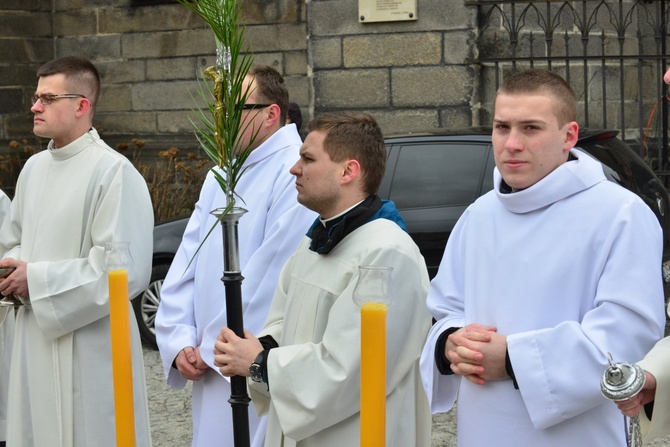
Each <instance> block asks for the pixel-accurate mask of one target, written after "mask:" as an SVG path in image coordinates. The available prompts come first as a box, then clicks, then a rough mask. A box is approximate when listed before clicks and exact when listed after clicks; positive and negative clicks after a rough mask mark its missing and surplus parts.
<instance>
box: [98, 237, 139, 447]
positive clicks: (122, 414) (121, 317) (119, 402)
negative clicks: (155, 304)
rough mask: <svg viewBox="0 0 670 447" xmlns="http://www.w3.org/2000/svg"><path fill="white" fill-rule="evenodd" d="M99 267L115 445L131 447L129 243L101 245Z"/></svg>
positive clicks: (132, 413)
mask: <svg viewBox="0 0 670 447" xmlns="http://www.w3.org/2000/svg"><path fill="white" fill-rule="evenodd" d="M102 267H103V269H104V271H105V272H107V279H108V282H109V326H110V331H111V346H112V375H113V379H114V413H115V420H116V445H117V446H119V447H120V446H123V447H126V446H128V447H134V446H135V413H134V410H135V405H134V399H133V359H132V347H131V342H130V315H129V311H128V303H129V300H128V271H129V270H131V269H132V268H133V267H134V262H133V258H132V256H131V255H130V242H122V241H117V242H105V253H104V255H103V261H102Z"/></svg>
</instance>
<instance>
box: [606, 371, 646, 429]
mask: <svg viewBox="0 0 670 447" xmlns="http://www.w3.org/2000/svg"><path fill="white" fill-rule="evenodd" d="M644 376H645V380H644V385H643V386H642V389H641V390H640V392H639V393H638V394H636V395H635V396H633V397H631V398H630V399H628V400H622V401H619V402H615V403H616V406H617V407H619V410H620V411H621V412H622V413H623V414H624V415H626V416H628V417H629V418H632V417H635V416H637V415H638V413H639V412H640V411H642V409H643V408H644V406H645V405H647V404H648V403H649V402H651V401H653V400H654V398H655V397H656V377H654V375H653V374H651V373H650V372H649V371H645V372H644Z"/></svg>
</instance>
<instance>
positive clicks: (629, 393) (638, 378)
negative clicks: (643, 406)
mask: <svg viewBox="0 0 670 447" xmlns="http://www.w3.org/2000/svg"><path fill="white" fill-rule="evenodd" d="M607 357H608V361H609V364H610V366H609V368H607V369H606V370H605V372H604V373H603V376H602V378H601V380H600V392H601V393H602V395H603V396H605V397H606V398H607V399H609V400H612V401H614V402H618V401H622V400H628V399H630V398H632V397H634V396H635V395H636V394H637V393H639V392H640V390H641V389H642V387H643V386H644V381H645V376H644V370H643V369H642V368H640V367H639V366H638V365H635V364H631V363H626V362H623V363H613V361H612V355H611V354H610V353H608V354H607ZM627 441H628V447H641V446H642V433H641V432H640V418H639V415H636V416H634V417H632V418H629V421H628V434H627Z"/></svg>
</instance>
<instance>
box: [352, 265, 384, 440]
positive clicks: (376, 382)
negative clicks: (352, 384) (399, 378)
mask: <svg viewBox="0 0 670 447" xmlns="http://www.w3.org/2000/svg"><path fill="white" fill-rule="evenodd" d="M392 271H393V268H392V267H383V266H372V265H367V266H359V267H358V273H359V276H358V281H357V282H356V287H355V288H354V295H353V298H354V303H356V304H357V305H358V306H360V308H361V433H360V439H361V446H365V447H384V446H385V445H386V311H387V308H388V307H390V306H391V305H392V304H393V298H392V293H391V273H392Z"/></svg>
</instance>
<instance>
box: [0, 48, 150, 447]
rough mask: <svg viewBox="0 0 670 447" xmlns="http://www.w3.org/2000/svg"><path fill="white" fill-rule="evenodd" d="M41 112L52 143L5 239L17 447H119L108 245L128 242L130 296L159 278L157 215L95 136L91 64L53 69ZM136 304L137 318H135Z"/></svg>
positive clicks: (37, 102)
mask: <svg viewBox="0 0 670 447" xmlns="http://www.w3.org/2000/svg"><path fill="white" fill-rule="evenodd" d="M37 76H38V78H39V80H38V83H37V89H36V91H35V96H33V98H32V100H33V106H32V108H31V111H32V112H33V114H34V129H33V131H34V133H35V135H37V136H40V137H46V138H51V141H50V142H49V144H48V146H47V149H46V150H44V151H42V152H38V153H37V154H35V155H33V156H32V157H31V158H30V159H28V161H27V162H26V164H25V166H24V167H23V169H22V170H21V173H20V175H19V178H18V181H17V185H16V194H15V196H14V199H13V200H12V204H11V206H10V211H9V215H8V217H7V219H5V222H4V223H3V225H2V228H1V229H0V253H4V259H3V260H2V261H0V266H10V267H15V268H16V270H15V271H14V272H13V273H12V274H11V275H9V276H8V277H7V278H6V279H4V280H3V281H2V282H0V293H2V294H3V295H7V294H9V293H14V294H15V295H18V296H19V297H21V298H22V300H23V301H24V302H26V305H24V306H22V307H20V308H19V310H18V313H17V315H16V328H15V333H14V345H13V351H12V365H11V371H10V375H9V406H8V418H7V444H8V445H10V446H21V447H88V446H92V445H95V446H108V447H112V446H115V445H116V435H115V413H114V389H113V380H112V362H111V337H110V320H109V288H108V281H107V274H106V272H105V271H104V270H103V264H102V262H103V254H104V244H105V243H106V242H112V241H127V242H129V243H130V252H131V255H132V257H133V260H134V264H135V265H134V268H132V269H129V273H128V288H129V296H130V297H134V296H137V295H138V294H139V293H141V292H142V291H143V290H144V289H145V288H146V287H147V285H148V283H149V277H150V274H151V256H152V232H153V210H152V206H151V199H150V197H149V191H148V188H147V185H146V182H145V180H144V178H142V176H141V175H140V173H139V172H138V171H137V170H136V169H135V168H134V167H133V165H132V164H131V163H130V161H128V159H126V158H125V157H124V156H122V155H121V154H119V153H118V152H117V151H115V150H113V149H112V148H110V147H109V146H107V145H106V144H105V143H104V142H103V141H102V140H101V139H100V137H99V136H98V133H97V132H96V130H95V129H94V128H93V127H92V121H93V113H94V110H95V106H96V103H97V101H98V97H99V93H100V77H99V75H98V72H97V70H96V68H95V66H93V64H91V63H90V62H89V61H87V60H85V59H82V58H78V57H71V56H68V57H64V58H60V59H55V60H52V61H50V62H47V63H46V64H44V65H43V66H42V67H40V68H39V70H38V71H37ZM130 306H131V303H130V301H129V302H128V309H129V312H130V314H131V315H132V309H131V307H130ZM130 323H131V341H132V363H133V383H134V385H135V386H134V405H135V433H136V440H137V445H138V446H150V445H151V436H150V431H149V411H148V405H147V398H146V387H145V380H144V363H143V358H142V345H141V341H140V338H139V331H138V329H137V323H136V322H135V319H134V318H131V319H130Z"/></svg>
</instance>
